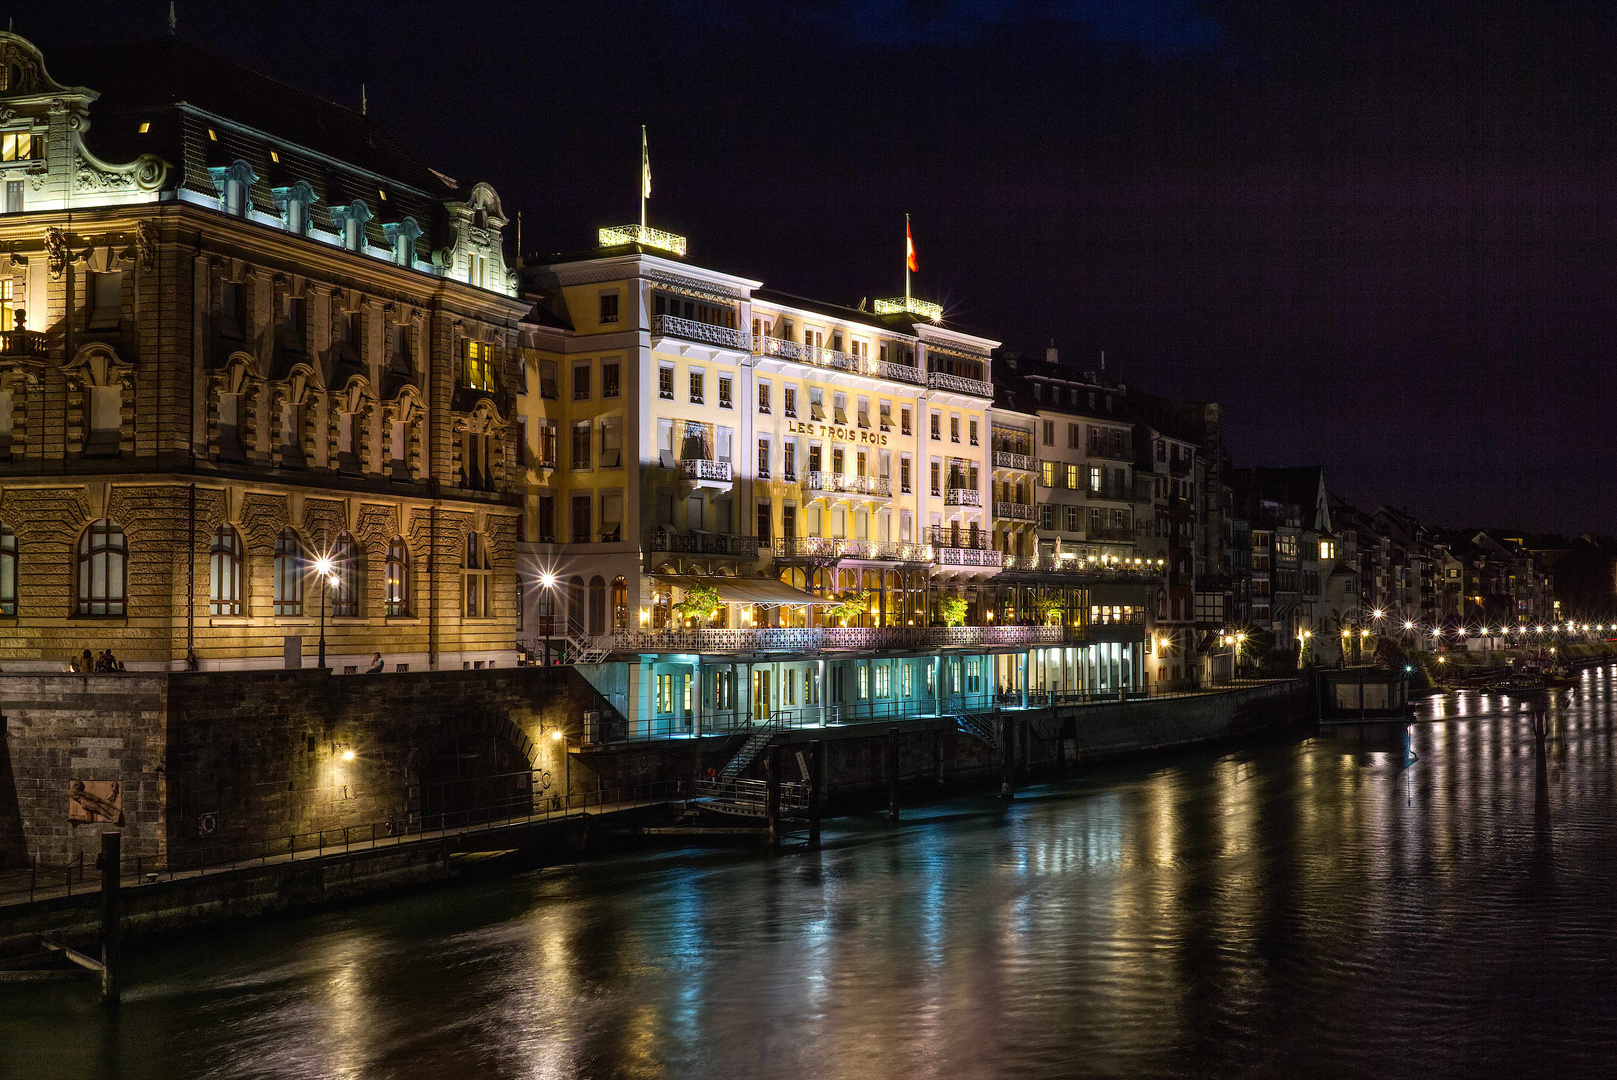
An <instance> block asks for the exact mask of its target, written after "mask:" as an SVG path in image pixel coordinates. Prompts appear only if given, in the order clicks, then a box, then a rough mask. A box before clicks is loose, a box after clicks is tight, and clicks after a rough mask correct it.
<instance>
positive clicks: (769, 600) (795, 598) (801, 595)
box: [652, 574, 842, 607]
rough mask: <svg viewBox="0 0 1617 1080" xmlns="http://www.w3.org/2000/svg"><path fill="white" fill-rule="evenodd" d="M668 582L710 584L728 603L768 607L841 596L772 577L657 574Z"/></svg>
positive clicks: (831, 604) (808, 603)
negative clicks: (821, 593)
mask: <svg viewBox="0 0 1617 1080" xmlns="http://www.w3.org/2000/svg"><path fill="white" fill-rule="evenodd" d="M652 576H653V577H654V578H656V580H658V581H660V582H662V583H663V584H664V585H673V586H676V587H678V588H681V589H685V590H687V591H689V590H690V589H693V588H695V587H696V586H698V585H706V586H707V587H708V588H710V589H712V590H713V591H715V592H717V593H718V594H719V602H720V603H724V604H763V605H765V606H767V607H783V606H790V607H807V606H816V605H818V606H820V607H834V606H836V605H837V604H840V603H842V601H840V600H826V599H823V598H821V597H818V596H815V595H813V594H812V593H806V592H803V591H802V590H800V589H794V588H792V587H791V586H790V585H788V584H786V583H785V582H783V581H775V580H773V579H771V578H742V577H723V576H719V577H697V576H696V575H685V574H653V575H652Z"/></svg>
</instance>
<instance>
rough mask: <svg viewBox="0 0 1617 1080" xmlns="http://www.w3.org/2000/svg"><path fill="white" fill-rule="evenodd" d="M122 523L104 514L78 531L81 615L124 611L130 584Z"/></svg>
mask: <svg viewBox="0 0 1617 1080" xmlns="http://www.w3.org/2000/svg"><path fill="white" fill-rule="evenodd" d="M128 554H129V551H128V548H127V547H126V546H125V544H124V530H123V526H122V525H119V524H118V523H117V522H116V521H112V520H109V519H107V518H102V519H100V520H99V521H92V522H90V524H89V525H87V526H85V529H84V532H82V533H80V534H79V603H78V610H79V614H80V615H123V614H125V613H126V611H127V604H126V601H125V593H126V590H127V588H128V584H129V566H128Z"/></svg>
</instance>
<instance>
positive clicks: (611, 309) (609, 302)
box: [601, 290, 618, 323]
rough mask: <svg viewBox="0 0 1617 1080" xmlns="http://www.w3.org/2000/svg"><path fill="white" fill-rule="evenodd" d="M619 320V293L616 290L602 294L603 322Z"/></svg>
mask: <svg viewBox="0 0 1617 1080" xmlns="http://www.w3.org/2000/svg"><path fill="white" fill-rule="evenodd" d="M617 321H618V294H617V292H616V290H614V291H612V292H604V293H602V294H601V322H603V323H615V322H617Z"/></svg>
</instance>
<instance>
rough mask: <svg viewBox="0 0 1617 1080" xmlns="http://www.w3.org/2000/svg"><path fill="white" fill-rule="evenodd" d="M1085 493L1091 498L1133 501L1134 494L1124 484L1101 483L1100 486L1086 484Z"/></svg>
mask: <svg viewBox="0 0 1617 1080" xmlns="http://www.w3.org/2000/svg"><path fill="white" fill-rule="evenodd" d="M1084 494H1085V495H1086V496H1088V497H1089V498H1091V499H1109V500H1111V501H1112V502H1133V501H1134V496H1133V493H1132V492H1130V491H1129V490H1128V489H1127V488H1125V487H1124V486H1123V485H1122V484H1101V485H1100V486H1098V487H1088V486H1085V488H1084Z"/></svg>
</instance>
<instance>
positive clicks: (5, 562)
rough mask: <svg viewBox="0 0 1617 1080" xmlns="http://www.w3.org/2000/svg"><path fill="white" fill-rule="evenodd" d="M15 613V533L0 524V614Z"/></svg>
mask: <svg viewBox="0 0 1617 1080" xmlns="http://www.w3.org/2000/svg"><path fill="white" fill-rule="evenodd" d="M15 614H17V534H16V533H14V532H12V531H11V530H10V529H9V528H7V527H6V526H4V525H0V615H15Z"/></svg>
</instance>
